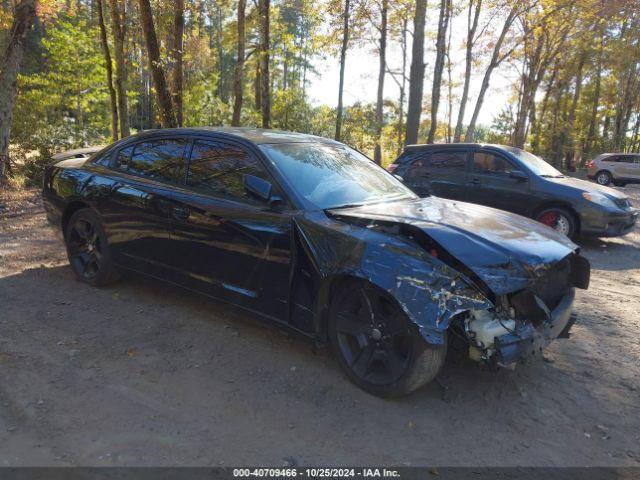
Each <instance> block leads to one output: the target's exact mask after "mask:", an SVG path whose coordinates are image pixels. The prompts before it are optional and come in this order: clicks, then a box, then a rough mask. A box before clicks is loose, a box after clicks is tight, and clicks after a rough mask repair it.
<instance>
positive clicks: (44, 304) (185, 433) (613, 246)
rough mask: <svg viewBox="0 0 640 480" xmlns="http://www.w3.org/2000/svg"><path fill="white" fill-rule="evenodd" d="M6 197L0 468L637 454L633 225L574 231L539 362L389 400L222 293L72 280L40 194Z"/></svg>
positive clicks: (551, 461) (579, 458)
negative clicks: (587, 264) (587, 279)
mask: <svg viewBox="0 0 640 480" xmlns="http://www.w3.org/2000/svg"><path fill="white" fill-rule="evenodd" d="M625 190H626V191H627V192H628V193H629V194H630V195H632V196H633V197H634V201H635V206H636V208H638V207H640V188H634V187H629V188H626V189H625ZM0 194H1V195H2V198H1V199H0V200H1V201H0V203H3V204H4V208H3V209H2V210H0V465H227V466H228V465H244V464H262V465H274V466H282V465H336V464H341V465H372V464H377V465H385V464H386V465H397V466H402V465H425V464H431V465H451V466H453V465H455V466H464V465H490V466H494V465H501V466H510V465H535V466H551V465H553V466H583V465H601V466H625V465H640V335H639V331H640V315H639V312H640V231H639V230H638V229H636V231H634V232H632V233H631V234H629V235H627V236H626V237H624V238H622V239H606V240H588V241H583V242H581V243H582V247H583V251H584V252H585V254H586V256H587V257H588V258H589V260H590V261H591V262H592V266H593V269H594V270H593V272H592V282H591V285H592V286H591V288H590V290H589V291H586V292H585V291H580V292H579V296H578V300H577V305H576V313H577V316H578V323H577V324H576V326H575V327H574V330H573V335H572V337H571V338H570V339H568V340H559V341H556V342H554V343H553V344H552V345H551V347H550V348H549V349H548V350H547V352H546V353H545V356H544V359H541V360H539V361H538V362H535V363H532V364H529V365H524V366H519V367H518V368H516V369H515V370H514V371H510V370H501V371H499V372H497V373H493V372H490V371H488V370H487V369H485V368H482V367H480V366H478V365H475V364H471V363H469V362H465V361H462V362H460V361H457V362H456V361H453V360H452V361H449V362H448V363H447V365H446V366H445V368H444V370H443V372H442V374H441V376H440V384H438V383H435V382H434V383H432V384H431V385H429V386H428V387H427V388H425V389H423V390H421V391H419V392H418V393H416V394H414V395H412V396H410V397H408V398H405V399H401V400H395V401H385V400H381V399H378V398H375V397H372V396H369V395H367V394H366V393H364V392H362V391H360V390H358V389H357V388H356V387H354V386H353V385H352V384H351V383H349V381H348V380H347V379H346V377H345V376H344V375H343V374H342V373H341V372H340V370H339V368H338V366H337V363H336V362H334V360H333V359H332V357H331V355H330V353H329V352H328V351H324V350H321V351H319V352H313V350H312V349H311V347H310V345H309V344H308V343H306V342H305V341H302V340H300V339H297V338H290V337H288V336H286V335H284V334H283V333H281V332H279V331H277V330H275V329H274V328H273V327H269V326H265V325H263V324H262V323H260V322H259V321H256V320H255V319H253V318H250V317H248V316H247V315H246V314H244V313H242V312H239V311H237V310H235V309H233V308H231V307H227V306H223V305H221V304H218V303H215V302H213V301H210V300H208V299H206V298H203V297H199V296H197V295H195V294H191V293H189V292H185V291H181V290H178V289H175V288H174V287H171V286H167V285H164V284H162V283H159V282H156V281H151V280H148V279H144V278H138V277H128V278H125V279H124V280H123V281H122V282H120V283H118V284H116V285H114V286H111V287H109V288H105V289H93V288H91V287H88V286H86V285H83V284H81V283H78V282H76V281H75V280H74V277H73V274H72V272H71V270H70V268H69V266H68V265H67V262H66V258H65V255H64V248H63V245H62V243H61V241H60V240H59V238H56V237H55V236H54V234H53V233H52V230H51V228H50V227H49V226H48V224H47V223H46V220H45V216H44V214H43V211H42V207H41V203H40V200H39V194H38V192H36V191H33V190H32V191H8V190H5V191H0Z"/></svg>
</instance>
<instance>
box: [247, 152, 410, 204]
mask: <svg viewBox="0 0 640 480" xmlns="http://www.w3.org/2000/svg"><path fill="white" fill-rule="evenodd" d="M260 149H261V150H262V151H263V152H264V153H265V154H266V155H267V157H268V158H269V159H270V160H271V161H272V162H273V163H274V164H275V166H276V168H278V169H279V170H280V171H281V173H282V174H283V175H284V176H285V177H286V178H287V180H289V182H291V184H292V185H293V187H294V188H295V190H296V191H297V192H298V193H299V194H300V195H302V196H303V197H304V198H305V199H306V200H307V201H309V202H310V203H311V204H313V205H314V206H316V207H318V208H322V209H326V208H337V207H345V206H352V205H363V204H369V203H380V202H384V201H389V200H399V199H404V198H417V196H416V195H415V194H414V193H413V192H412V191H411V190H409V189H408V188H407V187H405V186H404V185H403V184H402V182H400V181H399V180H398V179H396V178H395V177H394V176H393V175H391V174H390V173H389V172H387V171H386V170H384V169H383V168H382V167H380V166H378V165H376V164H375V163H373V162H372V161H371V160H369V159H368V158H367V157H365V156H364V155H362V154H361V153H359V152H357V151H355V150H353V149H351V148H349V147H347V146H346V145H324V144H320V143H279V144H264V145H260Z"/></svg>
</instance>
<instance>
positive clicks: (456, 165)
mask: <svg viewBox="0 0 640 480" xmlns="http://www.w3.org/2000/svg"><path fill="white" fill-rule="evenodd" d="M428 166H429V167H431V168H432V169H433V170H434V171H437V170H438V169H447V170H455V171H459V172H464V171H465V170H466V169H467V152H464V151H459V152H447V151H441V152H434V153H432V154H431V156H430V157H429V161H428Z"/></svg>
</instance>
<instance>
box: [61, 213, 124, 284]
mask: <svg viewBox="0 0 640 480" xmlns="http://www.w3.org/2000/svg"><path fill="white" fill-rule="evenodd" d="M64 238H65V243H66V246H67V257H68V258H69V264H70V265H71V268H72V269H73V272H74V273H75V275H76V278H77V279H78V280H79V281H81V282H83V283H88V284H89V285H92V286H94V287H102V286H104V285H107V284H109V283H112V282H113V281H115V280H117V278H118V275H117V272H116V268H115V265H114V264H113V261H112V259H111V250H110V248H109V243H108V242H107V236H106V234H105V232H104V228H102V222H101V221H100V217H99V216H98V215H97V214H96V213H95V212H93V211H92V210H89V209H87V208H84V209H82V210H78V211H77V212H75V213H74V214H73V215H72V216H71V218H70V219H69V222H68V223H67V227H66V229H65V236H64Z"/></svg>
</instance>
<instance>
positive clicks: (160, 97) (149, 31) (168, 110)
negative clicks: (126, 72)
mask: <svg viewBox="0 0 640 480" xmlns="http://www.w3.org/2000/svg"><path fill="white" fill-rule="evenodd" d="M138 7H139V8H140V21H141V26H142V32H143V34H144V41H145V44H146V46H147V57H148V60H149V70H151V76H152V78H153V84H154V87H155V90H156V101H157V102H158V109H159V110H160V125H161V126H162V127H163V128H171V127H176V126H177V122H176V116H175V112H174V111H173V104H172V102H171V94H170V93H169V88H168V87H167V79H166V77H165V74H164V69H163V68H162V63H161V61H160V47H159V45H158V37H157V36H156V28H155V25H154V24H153V13H152V11H151V4H150V3H149V0H138Z"/></svg>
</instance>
